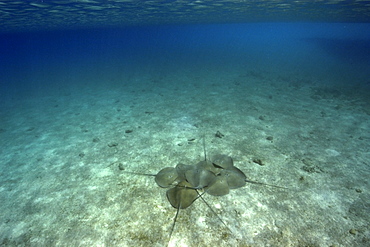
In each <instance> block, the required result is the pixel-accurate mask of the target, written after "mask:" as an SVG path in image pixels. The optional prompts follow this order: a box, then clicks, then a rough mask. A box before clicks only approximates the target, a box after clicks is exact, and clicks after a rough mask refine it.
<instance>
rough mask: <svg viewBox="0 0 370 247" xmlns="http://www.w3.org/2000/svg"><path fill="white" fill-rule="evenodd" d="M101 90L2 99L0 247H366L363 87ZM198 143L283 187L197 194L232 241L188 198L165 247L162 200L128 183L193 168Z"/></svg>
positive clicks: (368, 206) (186, 84)
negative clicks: (178, 166)
mask: <svg viewBox="0 0 370 247" xmlns="http://www.w3.org/2000/svg"><path fill="white" fill-rule="evenodd" d="M77 79H78V78H77ZM90 79H91V78H90ZM96 80H99V78H96ZM104 80H107V81H106V83H105V82H103V81H102V82H101V83H100V84H99V83H95V84H94V83H89V81H88V79H86V83H81V84H79V85H76V86H75V87H72V86H70V87H64V86H63V85H60V87H59V88H57V89H55V90H54V91H52V92H45V91H42V89H41V88H40V91H39V92H40V93H39V94H37V93H35V94H32V93H27V92H24V93H23V94H21V93H19V94H17V95H18V98H16V99H13V100H9V99H8V100H5V99H4V100H3V101H2V109H1V113H0V114H1V115H0V117H1V126H0V138H1V150H0V163H1V174H0V181H1V184H0V186H1V187H0V201H1V204H0V245H1V246H165V245H167V244H168V245H169V246H369V243H370V235H369V234H370V230H369V226H370V225H369V222H370V190H369V178H370V168H369V160H370V145H369V143H370V133H369V130H370V102H369V99H370V98H369V97H368V96H369V94H368V91H366V90H365V89H364V88H360V87H357V86H356V85H353V84H351V85H345V84H338V85H336V84H335V81H334V82H333V81H330V80H332V78H329V77H328V78H325V77H323V76H315V75H314V74H312V75H311V76H307V74H306V75H303V74H302V75H301V74H299V73H297V72H294V71H291V73H278V72H272V71H269V70H267V69H266V70H262V69H253V68H251V67H250V68H242V67H240V68H236V69H234V70H232V69H230V68H229V69H228V68H221V67H220V68H213V69H210V70H204V68H199V69H197V68H196V66H194V68H190V69H189V68H183V69H179V70H177V71H172V72H169V71H163V72H158V71H157V72H156V73H154V75H153V74H151V71H149V70H143V72H142V73H137V74H132V75H130V76H127V77H125V75H118V74H116V75H112V78H109V80H110V81H109V82H108V79H107V78H104ZM97 84H99V86H97ZM354 84H355V83H354ZM367 90H368V88H367ZM216 133H218V135H217V136H216ZM203 135H204V136H205V140H206V149H207V153H208V156H211V155H212V154H218V153H221V154H226V155H229V156H231V157H233V158H234V162H235V165H236V166H237V167H239V168H240V169H241V170H242V171H243V172H244V173H245V174H246V175H247V177H248V178H249V179H250V180H254V181H259V182H263V183H268V184H273V185H279V186H284V187H286V188H287V189H278V188H273V187H268V186H261V185H255V184H247V185H246V186H245V187H243V188H240V189H236V190H232V191H231V192H230V193H229V194H228V195H226V196H222V197H213V196H210V195H207V194H205V195H204V199H205V200H206V201H207V202H208V204H209V205H210V206H211V207H212V208H213V210H214V211H215V212H216V213H217V215H218V216H219V217H220V218H221V219H222V221H223V222H225V224H226V225H227V227H228V228H229V229H227V227H225V226H224V225H223V224H222V222H221V221H220V220H219V218H218V217H217V216H216V215H215V214H214V213H213V212H212V210H210V209H209V208H208V207H207V205H206V204H205V203H204V202H202V200H197V201H195V202H194V203H193V205H191V206H190V207H188V208H187V209H184V210H181V211H180V213H179V216H178V219H177V222H176V225H175V228H174V231H173V234H172V237H171V239H169V232H170V229H171V226H172V223H173V219H174V216H175V214H176V209H174V208H173V207H172V206H171V205H170V204H169V202H168V201H167V198H166V190H165V189H163V188H160V187H158V186H157V185H156V184H155V181H154V179H153V177H149V176H140V175H134V174H129V173H125V171H130V172H138V173H149V174H156V173H157V172H158V171H159V170H160V169H162V168H164V167H167V166H175V165H176V164H177V163H180V162H181V163H185V164H195V163H196V162H198V161H201V160H203V157H204V156H203V146H202V136H203Z"/></svg>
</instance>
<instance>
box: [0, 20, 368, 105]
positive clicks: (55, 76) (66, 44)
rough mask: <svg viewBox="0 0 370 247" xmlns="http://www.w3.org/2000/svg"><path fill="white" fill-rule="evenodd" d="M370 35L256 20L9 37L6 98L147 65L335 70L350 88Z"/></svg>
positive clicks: (362, 70)
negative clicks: (22, 92) (343, 75)
mask: <svg viewBox="0 0 370 247" xmlns="http://www.w3.org/2000/svg"><path fill="white" fill-rule="evenodd" d="M369 30H370V24H360V23H357V24H356V23H251V24H207V25H180V26H173V25H172V26H148V27H126V28H114V29H83V30H81V29H80V30H69V31H67V30H63V31H58V30H54V31H43V32H41V31H38V32H22V33H6V34H2V35H1V41H0V42H1V45H0V47H1V48H0V54H1V61H0V63H1V64H0V65H1V66H0V70H1V95H2V97H3V98H6V97H7V96H9V95H12V94H17V93H18V92H21V91H27V90H31V91H32V90H41V91H42V90H48V89H51V90H52V89H56V88H57V87H59V86H60V85H63V87H68V86H69V84H76V83H77V84H78V83H87V82H86V81H89V82H88V83H91V84H94V83H101V84H104V83H107V80H110V77H115V76H118V74H120V73H125V72H127V73H132V72H133V71H136V72H137V73H146V71H147V70H145V68H153V73H156V72H155V71H158V70H161V68H162V70H163V69H164V70H168V71H169V72H170V70H172V71H176V70H180V69H181V68H194V69H200V70H201V69H204V70H206V69H210V68H215V67H221V68H224V69H225V70H226V69H227V68H233V67H238V66H246V67H249V68H253V69H260V70H268V71H269V70H272V71H282V72H284V71H290V72H296V73H303V74H312V75H321V74H323V73H334V72H335V67H336V66H337V67H338V69H337V71H336V72H335V73H339V74H341V73H344V74H347V75H351V76H352V75H353V76H354V78H353V79H354V80H352V81H348V83H357V84H358V83H360V84H361V83H363V84H364V85H366V84H368V83H369V82H368V81H367V80H363V81H362V82H361V80H362V78H366V76H368V73H369V72H368V71H367V69H366V68H369V67H368V65H369V64H370V31H369ZM155 68H157V70H156V69H155ZM333 68H334V71H333ZM114 74H116V75H114ZM98 79H100V80H98ZM359 80H360V81H359ZM339 83H346V82H345V81H344V82H343V81H340V82H339Z"/></svg>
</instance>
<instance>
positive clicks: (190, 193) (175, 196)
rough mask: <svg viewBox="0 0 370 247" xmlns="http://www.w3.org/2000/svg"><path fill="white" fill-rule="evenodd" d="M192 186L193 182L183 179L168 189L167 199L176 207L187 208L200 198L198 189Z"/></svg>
mask: <svg viewBox="0 0 370 247" xmlns="http://www.w3.org/2000/svg"><path fill="white" fill-rule="evenodd" d="M190 187H191V184H189V183H188V182H186V181H182V182H181V183H179V184H178V185H176V186H175V187H173V188H171V189H169V190H167V193H166V195H167V199H168V201H169V202H170V203H171V205H172V206H173V207H174V208H180V209H185V208H187V207H189V206H190V205H191V204H192V203H193V202H194V201H195V200H196V199H197V198H198V193H197V191H196V190H195V189H192V188H190Z"/></svg>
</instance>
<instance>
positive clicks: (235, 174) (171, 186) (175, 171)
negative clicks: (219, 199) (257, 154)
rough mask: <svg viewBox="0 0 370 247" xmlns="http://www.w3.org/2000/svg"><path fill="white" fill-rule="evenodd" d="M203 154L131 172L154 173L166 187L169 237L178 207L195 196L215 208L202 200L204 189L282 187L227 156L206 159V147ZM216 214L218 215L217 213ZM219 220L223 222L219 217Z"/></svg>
mask: <svg viewBox="0 0 370 247" xmlns="http://www.w3.org/2000/svg"><path fill="white" fill-rule="evenodd" d="M204 156H205V159H204V161H200V162H198V163H197V164H195V165H185V164H182V163H179V164H178V165H177V166H176V167H166V168H163V169H162V170H160V171H159V172H158V173H157V174H143V173H134V172H130V173H133V174H138V175H146V176H154V177H155V182H156V183H157V185H158V186H160V187H162V188H168V190H167V193H166V195H167V199H168V201H169V202H170V204H171V205H172V206H173V207H174V208H176V209H177V212H176V216H175V218H174V222H173V225H172V228H171V231H170V238H171V235H172V232H173V229H174V227H175V223H176V219H177V216H178V213H179V209H185V208H187V207H189V206H190V205H191V204H192V203H193V202H194V201H195V200H197V199H198V198H201V199H202V201H203V202H204V203H205V204H206V205H207V206H208V207H209V208H210V209H211V211H212V212H214V211H213V209H212V208H211V207H210V205H209V204H208V203H207V202H206V201H205V200H204V198H203V194H204V193H207V194H209V195H212V196H223V195H227V194H228V193H229V192H230V190H231V189H237V188H240V187H243V186H244V185H245V184H246V183H247V182H248V183H254V184H260V185H267V186H272V187H277V188H284V187H280V186H276V185H269V184H265V183H260V182H256V181H250V180H248V179H247V177H246V175H245V174H244V173H243V172H242V171H241V170H240V169H239V168H237V167H235V166H234V162H233V159H232V158H231V157H230V156H227V155H223V154H218V155H215V156H213V157H212V158H211V159H210V160H207V156H206V151H205V147H204ZM215 215H216V216H217V217H218V215H217V214H216V213H215ZM218 218H219V217H218ZM219 220H220V221H221V222H222V224H224V225H225V226H226V224H225V223H224V222H223V221H222V220H221V219H220V218H219ZM226 227H227V226H226Z"/></svg>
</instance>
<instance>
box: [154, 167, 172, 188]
mask: <svg viewBox="0 0 370 247" xmlns="http://www.w3.org/2000/svg"><path fill="white" fill-rule="evenodd" d="M177 177H178V175H177V171H176V168H174V167H166V168H163V169H162V170H160V171H159V172H158V173H157V175H155V182H156V183H157V184H158V186H160V187H162V188H167V187H170V186H171V185H172V184H173V183H174V182H175V180H176V179H177Z"/></svg>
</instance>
